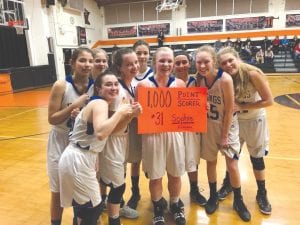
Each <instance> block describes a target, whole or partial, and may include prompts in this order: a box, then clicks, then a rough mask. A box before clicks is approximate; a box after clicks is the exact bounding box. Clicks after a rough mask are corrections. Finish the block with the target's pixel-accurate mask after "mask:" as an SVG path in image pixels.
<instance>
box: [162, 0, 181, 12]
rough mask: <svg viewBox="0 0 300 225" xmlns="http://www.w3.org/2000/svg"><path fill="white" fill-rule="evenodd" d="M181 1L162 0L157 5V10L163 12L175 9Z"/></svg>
mask: <svg viewBox="0 0 300 225" xmlns="http://www.w3.org/2000/svg"><path fill="white" fill-rule="evenodd" d="M179 3H180V0H162V1H161V3H159V4H158V5H157V6H156V10H157V11H158V12H161V11H163V10H175V9H176V8H178V6H179Z"/></svg>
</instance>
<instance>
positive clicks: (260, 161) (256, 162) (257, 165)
mask: <svg viewBox="0 0 300 225" xmlns="http://www.w3.org/2000/svg"><path fill="white" fill-rule="evenodd" d="M250 159H251V163H252V166H253V169H255V170H264V169H265V162H264V158H263V157H261V158H254V157H252V156H250Z"/></svg>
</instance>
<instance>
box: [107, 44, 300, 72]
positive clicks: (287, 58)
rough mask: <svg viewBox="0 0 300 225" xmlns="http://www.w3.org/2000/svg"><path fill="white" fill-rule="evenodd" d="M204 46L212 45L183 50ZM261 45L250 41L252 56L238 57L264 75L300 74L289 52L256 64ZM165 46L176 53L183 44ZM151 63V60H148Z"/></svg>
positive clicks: (152, 49)
mask: <svg viewBox="0 0 300 225" xmlns="http://www.w3.org/2000/svg"><path fill="white" fill-rule="evenodd" d="M205 44H210V45H212V46H213V44H214V43H195V44H190V43H186V44H184V48H185V50H186V51H187V52H189V53H191V55H192V53H193V52H194V51H195V50H196V49H197V48H199V47H201V46H202V45H205ZM262 45H263V40H253V41H251V46H252V55H250V58H248V59H247V58H244V56H243V55H242V54H241V53H240V56H241V58H242V60H243V61H245V62H247V63H250V64H253V65H255V66H257V67H259V68H260V69H261V70H262V71H263V72H265V73H298V72H300V59H299V60H296V61H295V60H294V59H293V57H292V55H291V53H290V51H285V52H284V51H279V52H278V53H276V54H275V53H274V60H273V63H263V64H257V63H256V62H255V60H253V58H255V54H256V52H257V51H258V50H259V48H261V46H262ZM165 46H168V47H170V48H172V49H173V51H174V52H176V51H181V50H183V44H177V43H175V44H172V45H168V44H165ZM157 47H158V46H157V45H152V46H151V45H150V58H151V55H152V54H153V53H154V52H155V51H156V49H157ZM103 49H104V50H105V51H106V52H107V53H108V55H111V53H112V51H113V48H112V47H110V48H103ZM149 62H151V60H149ZM195 72H196V68H195V62H194V61H193V62H192V66H191V69H190V73H195Z"/></svg>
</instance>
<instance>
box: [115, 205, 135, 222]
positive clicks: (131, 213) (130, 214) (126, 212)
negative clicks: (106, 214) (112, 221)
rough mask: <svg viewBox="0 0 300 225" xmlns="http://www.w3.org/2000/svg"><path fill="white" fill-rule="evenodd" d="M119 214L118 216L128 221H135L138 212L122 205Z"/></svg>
mask: <svg viewBox="0 0 300 225" xmlns="http://www.w3.org/2000/svg"><path fill="white" fill-rule="evenodd" d="M119 214H120V216H123V217H126V218H128V219H136V218H138V217H139V213H138V211H136V210H135V209H132V208H130V207H129V206H127V205H124V206H123V207H122V208H120V212H119Z"/></svg>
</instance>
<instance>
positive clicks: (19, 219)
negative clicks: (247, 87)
mask: <svg viewBox="0 0 300 225" xmlns="http://www.w3.org/2000/svg"><path fill="white" fill-rule="evenodd" d="M268 79H269V82H270V85H271V89H272V92H273V95H274V98H275V97H277V96H280V95H286V94H294V93H300V76H299V75H290V76H269V77H268ZM49 90H50V88H42V89H36V90H34V91H24V92H20V93H15V94H8V95H1V96H0V200H1V204H0V224H2V225H49V224H50V219H49V200H50V193H49V188H48V177H47V174H46V146H47V137H48V132H49V129H50V126H49V124H48V122H47V101H48V94H49ZM286 96H287V95H286ZM291 96H292V97H291ZM298 97H299V95H298ZM286 99H288V100H291V101H292V102H293V104H294V105H296V106H298V109H295V108H290V107H287V106H284V105H280V104H278V103H275V104H274V106H272V107H270V108H268V122H269V127H270V140H271V143H270V153H269V156H268V157H266V159H265V161H266V176H267V180H266V181H267V188H268V196H269V200H270V202H271V203H272V207H273V211H272V215H270V216H265V215H262V214H261V213H260V212H259V210H258V206H257V205H256V202H255V195H256V183H255V179H254V176H253V174H252V170H251V165H250V161H249V155H248V152H247V150H246V149H243V154H242V157H241V160H240V163H239V165H240V170H241V178H242V192H243V195H244V200H245V202H246V204H247V206H248V209H249V210H250V212H251V214H252V220H251V222H249V223H245V222H243V221H241V220H240V219H239V217H238V216H237V215H236V213H235V212H234V211H233V209H232V195H231V196H230V197H229V198H228V199H227V200H225V201H223V202H221V203H220V207H219V209H218V210H217V212H216V213H215V214H213V215H211V216H207V215H206V213H205V211H204V209H203V208H201V207H200V206H197V205H196V204H195V203H194V202H190V198H189V184H188V178H187V176H186V175H184V176H183V177H182V181H183V182H182V193H181V197H182V200H183V201H184V203H185V206H186V207H185V214H186V218H187V224H188V225H204V224H210V225H212V224H218V225H227V224H228V225H240V224H255V225H259V224H260V225H285V224H286V225H294V224H299V221H300V214H299V209H300V173H299V171H298V170H299V169H300V147H299V142H298V141H299V137H300V136H299V134H300V110H299V106H300V100H299V98H298V99H297V97H296V98H293V95H289V96H287V98H286ZM285 102H286V101H285ZM296 108H297V107H296ZM224 173H225V165H224V160H223V159H222V157H221V156H220V159H219V164H218V187H220V185H221V183H222V179H223V176H224ZM127 177H129V176H127ZM199 179H200V185H201V188H202V189H203V194H204V195H205V196H208V194H209V189H208V184H207V179H206V171H205V162H204V161H201V164H200V169H199ZM164 182H166V179H164ZM164 185H165V186H164V187H165V188H164V196H165V197H166V198H168V194H167V191H166V183H164ZM141 192H142V200H141V201H140V203H139V206H138V211H139V212H140V217H139V218H138V219H136V220H129V219H122V223H123V225H129V224H139V225H150V224H151V219H152V204H151V202H150V200H149V191H148V181H147V180H146V179H145V177H144V175H143V174H142V176H141ZM129 195H130V183H129V178H127V189H126V193H125V199H126V200H127V199H128V198H129ZM101 221H102V223H101V224H107V216H106V213H105V212H104V213H103V216H102V219H101ZM62 224H63V225H67V224H69V225H70V224H72V210H71V209H70V208H69V209H66V210H65V213H64V215H63V223H62ZM167 224H168V225H173V224H174V222H173V220H172V218H171V217H170V215H167Z"/></svg>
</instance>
